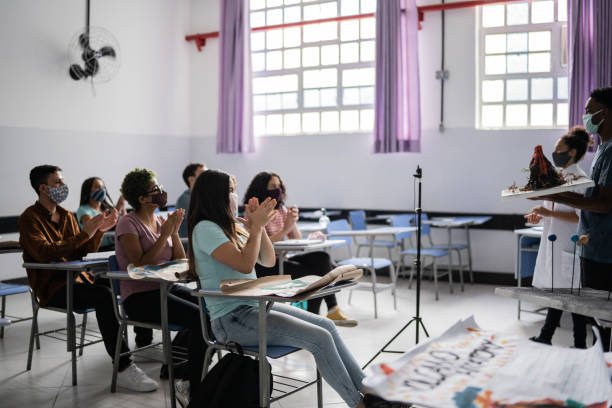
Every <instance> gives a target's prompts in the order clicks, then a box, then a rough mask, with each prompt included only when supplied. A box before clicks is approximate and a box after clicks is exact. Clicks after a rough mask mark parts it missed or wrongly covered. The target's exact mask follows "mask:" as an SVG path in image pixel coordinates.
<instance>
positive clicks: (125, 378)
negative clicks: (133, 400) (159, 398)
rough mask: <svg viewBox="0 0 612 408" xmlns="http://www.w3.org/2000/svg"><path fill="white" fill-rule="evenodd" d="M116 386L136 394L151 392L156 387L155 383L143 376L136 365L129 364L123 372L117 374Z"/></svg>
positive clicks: (145, 375) (142, 372)
mask: <svg viewBox="0 0 612 408" xmlns="http://www.w3.org/2000/svg"><path fill="white" fill-rule="evenodd" d="M117 385H118V386H120V387H123V388H127V389H128V390H132V391H137V392H151V391H155V390H156V389H157V387H158V384H157V382H155V381H154V380H153V379H152V378H151V377H149V376H148V375H147V374H145V372H144V371H142V370H141V369H140V368H138V366H136V364H131V365H130V366H129V367H128V368H126V369H125V370H123V371H121V372H120V373H117Z"/></svg>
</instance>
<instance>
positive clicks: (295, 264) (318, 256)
mask: <svg viewBox="0 0 612 408" xmlns="http://www.w3.org/2000/svg"><path fill="white" fill-rule="evenodd" d="M283 267H284V268H285V269H284V272H285V274H287V275H291V278H292V279H299V278H301V277H303V276H306V275H317V276H323V275H325V274H326V273H327V272H329V271H331V270H332V269H334V267H335V266H334V264H333V263H332V261H331V258H330V257H329V254H328V253H327V252H323V251H316V252H308V253H305V254H301V255H295V256H292V257H291V258H290V259H288V260H286V261H285V263H284V265H283ZM255 271H256V272H257V276H258V277H262V276H270V275H278V261H277V262H276V264H275V265H274V266H273V267H271V268H267V267H265V266H262V265H259V264H255ZM323 299H325V304H327V309H328V310H329V309H331V308H332V307H335V306H337V305H338V301H337V300H336V295H329V296H325V297H324V298H316V299H311V300H309V301H308V311H309V312H311V313H314V314H319V309H320V308H321V302H322V300H323Z"/></svg>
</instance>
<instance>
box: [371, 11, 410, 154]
mask: <svg viewBox="0 0 612 408" xmlns="http://www.w3.org/2000/svg"><path fill="white" fill-rule="evenodd" d="M417 30H418V12H417V8H416V3H415V0H384V1H378V2H377V6H376V106H375V118H374V151H375V152H376V153H395V152H420V151H421V113H420V105H419V104H420V102H419V66H418V65H419V58H418V44H417Z"/></svg>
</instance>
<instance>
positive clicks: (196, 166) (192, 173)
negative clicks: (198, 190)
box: [176, 163, 206, 238]
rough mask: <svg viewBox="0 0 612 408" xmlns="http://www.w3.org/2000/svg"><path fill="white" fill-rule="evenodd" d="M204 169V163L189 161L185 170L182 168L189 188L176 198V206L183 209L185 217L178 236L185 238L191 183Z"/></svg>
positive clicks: (184, 179)
mask: <svg viewBox="0 0 612 408" xmlns="http://www.w3.org/2000/svg"><path fill="white" fill-rule="evenodd" d="M204 170H206V165H205V164H204V163H190V164H188V165H187V167H185V170H183V181H184V182H185V184H187V187H189V188H188V189H187V190H185V191H183V194H181V195H180V197H179V198H178V200H176V208H182V209H183V210H185V218H184V219H183V222H182V223H181V227H180V228H179V237H181V238H187V217H188V216H189V213H188V212H187V211H188V210H189V199H190V197H191V190H192V189H193V183H195V181H196V179H197V178H198V176H199V175H200V173H202V172H203V171H204Z"/></svg>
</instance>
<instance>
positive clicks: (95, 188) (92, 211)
mask: <svg viewBox="0 0 612 408" xmlns="http://www.w3.org/2000/svg"><path fill="white" fill-rule="evenodd" d="M112 208H115V209H116V210H117V212H118V214H119V216H122V215H125V214H127V211H126V208H125V199H124V198H123V196H119V199H118V200H117V205H115V204H114V203H113V199H112V198H111V197H110V196H109V195H108V191H107V190H106V186H105V185H104V181H102V179H101V178H99V177H90V178H88V179H87V180H85V181H84V182H83V184H82V185H81V202H80V207H79V209H78V210H77V212H76V214H77V221H78V222H79V226H80V227H81V228H83V222H85V221H87V220H88V219H90V218H91V217H95V216H96V215H98V214H100V213H101V212H103V211H106V210H110V209H112ZM114 244H115V240H114V239H113V238H112V237H104V238H103V239H102V244H100V246H101V247H108V246H114ZM111 249H112V248H111Z"/></svg>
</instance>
